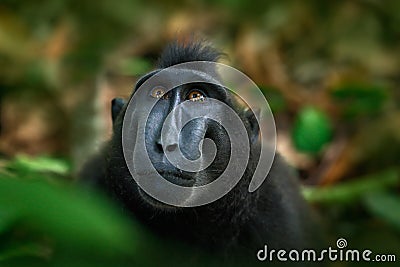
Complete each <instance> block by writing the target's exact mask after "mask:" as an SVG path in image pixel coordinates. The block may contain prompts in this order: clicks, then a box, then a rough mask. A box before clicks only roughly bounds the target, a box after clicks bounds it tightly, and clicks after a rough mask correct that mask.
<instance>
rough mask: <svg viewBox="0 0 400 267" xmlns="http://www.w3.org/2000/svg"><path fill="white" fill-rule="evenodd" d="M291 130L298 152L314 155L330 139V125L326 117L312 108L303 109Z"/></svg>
mask: <svg viewBox="0 0 400 267" xmlns="http://www.w3.org/2000/svg"><path fill="white" fill-rule="evenodd" d="M297 116H298V117H297V119H296V121H295V123H294V128H293V132H292V135H293V141H294V144H295V145H296V147H297V148H298V149H299V150H300V151H304V152H308V153H312V154H316V153H318V152H320V151H321V149H322V148H323V147H324V145H326V143H327V142H328V141H330V139H331V138H332V125H331V123H330V121H329V119H328V117H327V116H326V115H325V114H324V113H323V112H322V111H320V110H318V109H316V108H313V107H305V108H303V109H302V110H301V111H300V112H299V114H298V115H297Z"/></svg>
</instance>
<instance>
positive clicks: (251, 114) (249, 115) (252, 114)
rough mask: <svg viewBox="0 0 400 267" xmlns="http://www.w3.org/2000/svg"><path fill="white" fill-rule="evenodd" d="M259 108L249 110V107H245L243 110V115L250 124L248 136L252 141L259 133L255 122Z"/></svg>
mask: <svg viewBox="0 0 400 267" xmlns="http://www.w3.org/2000/svg"><path fill="white" fill-rule="evenodd" d="M260 112H261V110H260V109H258V108H257V109H254V110H251V109H250V108H247V109H246V110H245V111H244V116H245V117H246V119H247V120H248V122H249V125H250V132H249V137H250V142H252V143H254V142H255V141H257V140H258V137H259V134H260V126H259V125H258V122H257V118H256V116H257V117H260Z"/></svg>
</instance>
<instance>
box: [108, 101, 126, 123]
mask: <svg viewBox="0 0 400 267" xmlns="http://www.w3.org/2000/svg"><path fill="white" fill-rule="evenodd" d="M125 103H126V101H125V100H124V99H122V98H114V99H113V100H112V101H111V116H112V121H113V123H114V122H115V120H116V119H117V117H118V114H119V113H120V112H121V110H122V108H123V107H124V105H125Z"/></svg>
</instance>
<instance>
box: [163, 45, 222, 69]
mask: <svg viewBox="0 0 400 267" xmlns="http://www.w3.org/2000/svg"><path fill="white" fill-rule="evenodd" d="M222 55H223V53H221V52H220V51H218V50H217V49H215V48H214V47H212V46H211V45H209V44H207V43H206V42H204V41H197V42H196V41H190V42H178V41H175V42H172V43H170V44H169V45H167V46H166V47H165V49H164V51H163V52H162V54H161V56H160V58H159V60H158V64H157V65H158V67H159V68H167V67H170V66H173V65H176V64H180V63H185V62H191V61H213V62H216V61H218V60H219V59H220V58H221V56H222Z"/></svg>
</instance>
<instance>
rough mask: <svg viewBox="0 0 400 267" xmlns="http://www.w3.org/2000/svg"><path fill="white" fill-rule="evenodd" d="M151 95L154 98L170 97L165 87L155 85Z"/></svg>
mask: <svg viewBox="0 0 400 267" xmlns="http://www.w3.org/2000/svg"><path fill="white" fill-rule="evenodd" d="M151 96H152V97H154V98H162V99H168V94H166V93H165V89H164V88H163V87H161V86H158V87H155V88H154V89H153V90H152V91H151Z"/></svg>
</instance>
